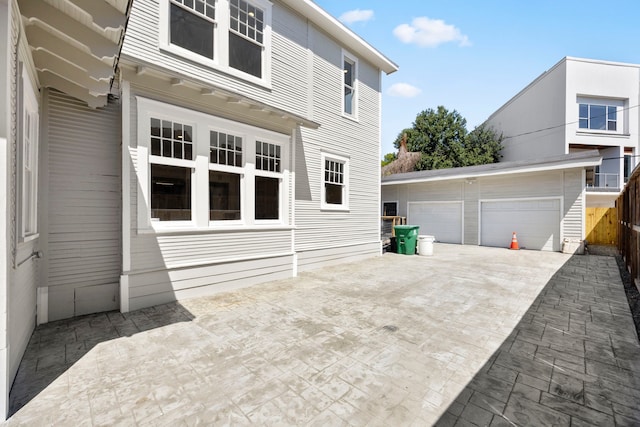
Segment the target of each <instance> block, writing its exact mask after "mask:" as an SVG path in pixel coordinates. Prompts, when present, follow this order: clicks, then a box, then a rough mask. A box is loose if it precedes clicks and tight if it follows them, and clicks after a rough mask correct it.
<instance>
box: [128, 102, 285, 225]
mask: <svg viewBox="0 0 640 427" xmlns="http://www.w3.org/2000/svg"><path fill="white" fill-rule="evenodd" d="M136 102H137V112H138V127H137V129H138V132H137V141H138V146H137V166H136V173H137V178H138V183H139V185H138V186H137V188H138V193H137V198H138V203H137V210H138V212H137V222H138V231H139V232H141V233H145V232H163V231H175V230H228V229H232V228H238V229H246V228H250V227H258V228H264V227H281V226H287V225H288V224H289V223H290V218H289V213H288V212H289V198H290V197H289V189H290V183H289V180H290V171H289V166H288V165H289V162H290V159H289V150H290V149H289V145H290V137H289V136H288V135H284V134H280V133H277V132H272V131H269V130H266V129H261V128H257V127H254V126H250V125H246V124H243V123H238V122H233V121H231V120H227V119H223V118H220V117H217V116H213V115H210V114H206V113H201V112H198V111H194V110H190V109H187V108H183V107H177V106H174V105H170V104H166V103H163V102H159V101H154V100H151V99H148V98H143V97H136ZM151 118H160V119H162V118H168V120H172V121H174V122H179V123H182V124H188V125H191V126H192V129H193V156H194V160H182V159H173V158H167V157H160V156H152V155H151V154H150V152H151V146H150V145H151V142H150V140H151V138H150V121H151ZM210 131H216V132H225V133H229V134H232V135H234V136H239V137H241V138H242V144H243V145H242V150H243V167H237V166H229V165H221V164H217V163H211V162H210V161H209V160H210V156H209V152H210V150H209V148H210V144H209V141H210V140H209V135H210V134H209V132H210ZM256 140H258V141H263V142H268V143H271V144H276V145H278V146H280V150H281V159H282V164H281V171H280V172H267V171H258V170H256V168H255V141H256ZM152 163H158V164H168V165H170V166H172V165H175V166H189V167H192V175H191V209H192V215H191V221H151V180H150V176H151V164H152ZM210 170H215V171H220V172H230V173H235V174H240V195H241V196H240V197H241V199H240V212H241V214H240V218H241V219H240V220H210V219H209V210H210V204H209V197H208V195H209V171H210ZM256 176H268V177H274V178H279V179H280V187H279V190H280V192H279V199H280V200H279V202H280V205H279V218H278V219H277V220H256V219H255V186H254V182H255V177H256Z"/></svg>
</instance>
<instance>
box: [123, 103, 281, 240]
mask: <svg viewBox="0 0 640 427" xmlns="http://www.w3.org/2000/svg"><path fill="white" fill-rule="evenodd" d="M137 103H138V161H139V162H140V164H139V165H138V168H136V171H137V175H138V179H139V180H140V183H141V185H140V186H139V195H138V226H139V228H140V229H146V228H154V229H156V230H162V229H174V228H187V229H188V228H216V227H228V226H238V227H243V226H257V225H268V224H275V225H278V224H280V225H286V224H287V223H288V218H287V217H286V216H285V215H284V214H283V213H284V212H287V211H288V210H287V207H288V203H289V201H288V200H287V197H286V194H287V188H288V170H287V168H286V165H287V163H288V161H289V160H288V156H289V154H288V153H289V150H288V144H289V137H288V136H287V135H283V134H279V133H275V132H271V131H268V130H265V129H260V128H256V127H253V126H249V125H245V124H241V123H237V122H232V121H229V120H226V119H222V118H220V117H216V116H211V115H208V114H204V113H200V112H196V111H192V110H188V109H185V108H182V107H176V106H172V105H168V104H164V103H161V102H157V101H152V100H149V99H146V98H140V97H139V98H137ZM145 165H146V167H145ZM145 183H146V185H145Z"/></svg>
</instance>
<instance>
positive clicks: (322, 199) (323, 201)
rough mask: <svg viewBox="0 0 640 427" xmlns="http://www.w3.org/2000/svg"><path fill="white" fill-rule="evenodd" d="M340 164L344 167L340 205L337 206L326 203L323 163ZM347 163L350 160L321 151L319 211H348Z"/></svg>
mask: <svg viewBox="0 0 640 427" xmlns="http://www.w3.org/2000/svg"><path fill="white" fill-rule="evenodd" d="M326 160H329V161H334V162H340V163H342V164H343V165H344V173H343V181H344V182H343V184H342V185H343V187H342V204H340V205H337V204H333V203H327V202H326V191H325V175H324V172H325V169H324V168H325V161H326ZM349 162H350V158H349V157H346V156H341V155H338V154H333V153H329V152H324V151H322V152H321V153H320V209H322V210H330V211H348V210H349V190H350V186H349Z"/></svg>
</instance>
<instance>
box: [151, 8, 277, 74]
mask: <svg viewBox="0 0 640 427" xmlns="http://www.w3.org/2000/svg"><path fill="white" fill-rule="evenodd" d="M160 8H161V9H160V19H161V25H160V47H161V48H162V49H164V50H167V51H170V52H172V53H174V54H177V55H180V56H182V57H185V58H187V59H188V60H191V61H194V62H198V63H200V64H203V65H206V66H209V67H212V68H217V69H220V70H221V71H224V72H226V73H228V74H232V75H236V76H238V77H241V78H244V79H246V80H249V81H252V82H256V83H261V84H268V83H269V76H270V70H269V67H270V49H271V43H270V31H271V30H270V28H271V8H272V5H271V2H269V1H268V0H161V3H160Z"/></svg>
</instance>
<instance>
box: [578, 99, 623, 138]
mask: <svg viewBox="0 0 640 427" xmlns="http://www.w3.org/2000/svg"><path fill="white" fill-rule="evenodd" d="M624 105H625V101H622V100H614V99H599V98H587V97H578V129H579V130H583V129H584V130H590V131H591V130H595V131H603V132H607V133H622V131H623V126H622V125H623V123H622V119H623V117H624V115H625V114H624Z"/></svg>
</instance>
